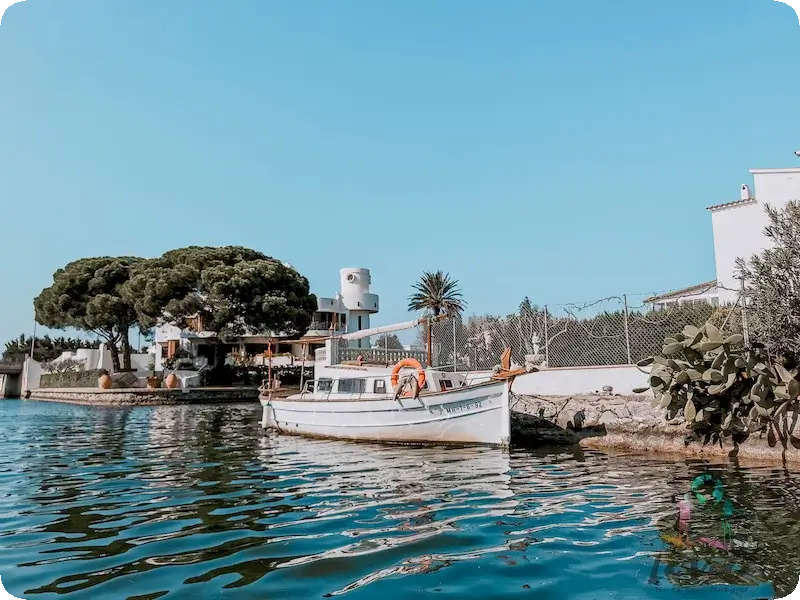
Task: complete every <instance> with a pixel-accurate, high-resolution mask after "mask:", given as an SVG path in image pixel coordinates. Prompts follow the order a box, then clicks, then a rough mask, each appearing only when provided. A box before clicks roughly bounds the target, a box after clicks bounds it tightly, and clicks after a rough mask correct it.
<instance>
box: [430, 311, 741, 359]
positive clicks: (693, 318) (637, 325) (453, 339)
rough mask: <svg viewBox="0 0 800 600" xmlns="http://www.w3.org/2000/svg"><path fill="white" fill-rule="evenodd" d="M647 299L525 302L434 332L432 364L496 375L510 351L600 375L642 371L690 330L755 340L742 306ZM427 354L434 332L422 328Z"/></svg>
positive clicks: (440, 325)
mask: <svg viewBox="0 0 800 600" xmlns="http://www.w3.org/2000/svg"><path fill="white" fill-rule="evenodd" d="M645 299H646V298H645V296H643V295H640V296H638V297H637V296H627V295H624V296H620V297H611V298H604V299H602V300H597V301H594V302H586V303H580V304H562V305H557V306H552V307H549V306H542V307H538V306H535V305H532V304H531V303H530V302H528V301H525V302H523V303H522V304H521V305H520V306H519V308H518V310H517V311H516V312H514V313H511V314H507V315H505V316H491V315H483V316H470V317H465V318H456V319H446V320H442V321H436V322H434V323H433V324H432V325H431V341H432V344H431V347H432V352H431V363H432V365H433V366H435V367H438V368H442V369H447V370H457V371H475V370H487V369H492V368H493V367H494V366H495V365H497V364H498V363H499V357H500V355H501V354H502V352H503V351H504V350H505V349H506V348H511V358H512V362H513V363H514V364H515V365H518V366H526V365H531V364H532V365H542V364H543V365H546V366H548V367H592V366H604V365H606V366H607V365H627V364H635V363H637V362H639V361H641V360H642V359H644V358H647V357H648V356H652V355H653V354H656V353H658V352H660V351H661V349H662V347H663V344H664V339H665V338H667V337H671V336H672V335H674V334H675V333H677V332H679V331H681V330H682V329H683V328H684V327H685V326H687V325H694V326H696V327H702V326H703V325H705V324H706V323H707V322H712V323H714V324H715V325H716V326H717V327H720V328H722V329H724V330H725V331H727V332H728V333H742V334H744V335H745V338H746V339H747V322H746V313H745V312H744V311H743V310H742V306H741V303H740V302H738V301H737V302H736V303H735V304H732V305H728V306H716V305H714V304H712V303H711V302H708V301H705V300H694V301H686V302H683V303H673V304H668V305H666V306H665V307H662V308H658V309H655V308H653V307H652V305H650V304H648V303H646V302H645ZM416 337H417V343H416V345H415V348H416V349H417V350H425V348H426V342H427V339H426V338H427V326H426V325H421V326H420V327H418V332H417V334H416Z"/></svg>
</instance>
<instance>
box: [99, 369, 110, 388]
mask: <svg viewBox="0 0 800 600" xmlns="http://www.w3.org/2000/svg"><path fill="white" fill-rule="evenodd" d="M112 383H113V381H112V380H111V375H109V374H108V373H106V374H105V375H101V376H100V377H98V378H97V385H98V386H99V387H100V389H103V390H108V389H111V384H112Z"/></svg>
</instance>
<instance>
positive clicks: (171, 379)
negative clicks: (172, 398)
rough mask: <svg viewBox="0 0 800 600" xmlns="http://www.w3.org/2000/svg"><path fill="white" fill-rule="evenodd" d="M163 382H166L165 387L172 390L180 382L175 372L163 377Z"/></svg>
mask: <svg viewBox="0 0 800 600" xmlns="http://www.w3.org/2000/svg"><path fill="white" fill-rule="evenodd" d="M164 383H165V384H167V387H168V388H169V389H171V390H174V389H175V388H176V387H178V385H179V384H180V380H179V379H178V376H177V375H175V373H170V374H169V375H167V377H166V378H165V379H164Z"/></svg>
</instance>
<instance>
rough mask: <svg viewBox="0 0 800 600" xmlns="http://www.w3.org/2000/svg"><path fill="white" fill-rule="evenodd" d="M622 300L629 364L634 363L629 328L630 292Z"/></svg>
mask: <svg viewBox="0 0 800 600" xmlns="http://www.w3.org/2000/svg"><path fill="white" fill-rule="evenodd" d="M622 301H623V302H624V303H625V350H626V352H627V354H628V364H629V365H630V364H632V363H633V360H631V332H630V330H629V329H628V321H629V320H630V319H629V316H630V315H629V313H628V294H623V295H622Z"/></svg>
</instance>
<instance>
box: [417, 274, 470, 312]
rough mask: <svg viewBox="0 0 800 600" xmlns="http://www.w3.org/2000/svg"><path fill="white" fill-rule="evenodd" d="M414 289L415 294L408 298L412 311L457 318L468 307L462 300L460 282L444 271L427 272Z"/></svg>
mask: <svg viewBox="0 0 800 600" xmlns="http://www.w3.org/2000/svg"><path fill="white" fill-rule="evenodd" d="M412 288H413V289H414V293H413V294H411V296H409V297H408V310H410V311H417V310H424V311H425V312H427V313H429V314H433V316H434V317H438V316H439V315H441V314H446V315H450V316H455V315H460V314H461V313H462V312H464V309H465V308H466V306H467V303H466V302H464V300H462V299H461V290H460V289H459V288H458V281H457V280H455V279H452V278H451V277H450V274H449V273H445V272H443V271H436V272H435V273H429V272H427V271H426V272H425V273H423V274H422V277H420V279H419V281H418V282H417V283H415V284H414V285H413V286H412Z"/></svg>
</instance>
